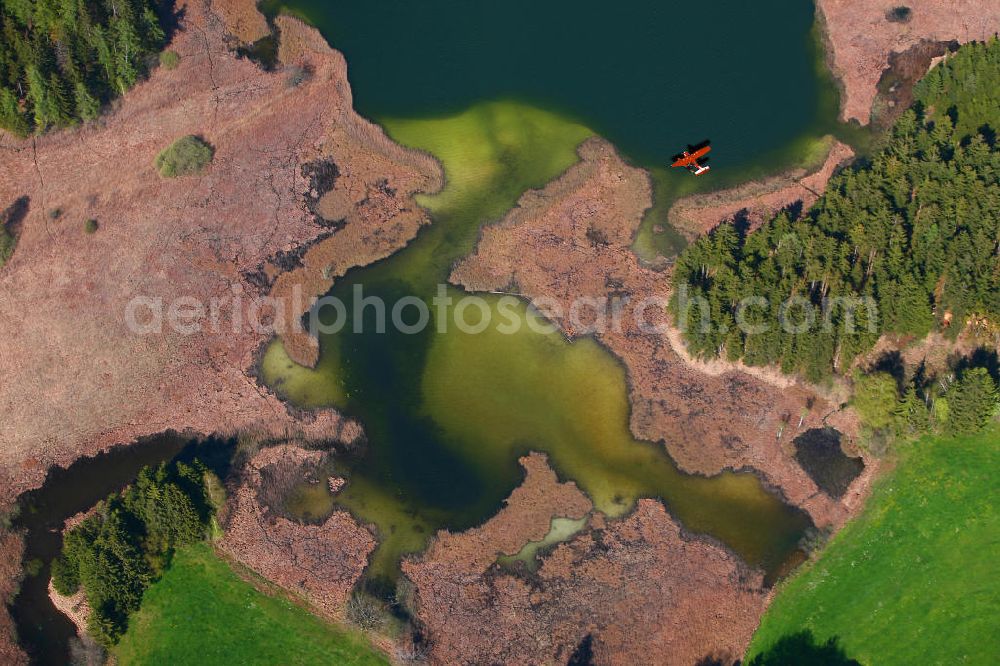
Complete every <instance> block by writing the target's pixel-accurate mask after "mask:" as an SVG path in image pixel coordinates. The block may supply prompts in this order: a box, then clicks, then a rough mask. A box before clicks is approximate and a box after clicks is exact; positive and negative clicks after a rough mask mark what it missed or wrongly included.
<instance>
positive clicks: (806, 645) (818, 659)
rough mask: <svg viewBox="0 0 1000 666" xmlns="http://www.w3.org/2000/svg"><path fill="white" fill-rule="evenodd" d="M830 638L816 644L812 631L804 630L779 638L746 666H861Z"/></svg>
mask: <svg viewBox="0 0 1000 666" xmlns="http://www.w3.org/2000/svg"><path fill="white" fill-rule="evenodd" d="M838 642H839V639H838V638H837V637H836V636H831V637H830V638H828V639H827V640H826V641H825V642H824V643H817V642H816V638H815V637H814V636H813V633H812V631H810V630H808V629H805V630H803V631H799V632H796V633H794V634H788V635H787V636H783V637H781V638H780V639H779V640H778V642H777V643H775V644H774V645H772V646H771V647H770V648H769V649H768V650H767V651H766V652H762V653H760V654H758V655H757V656H756V657H754V658H753V659H751V660H750V661H748V662H747V665H746V666H802V665H804V664H809V666H861V663H860V662H858V661H856V660H854V659H851V658H850V657H848V656H847V654H846V653H845V652H844V648H842V647H840V645H839V644H838Z"/></svg>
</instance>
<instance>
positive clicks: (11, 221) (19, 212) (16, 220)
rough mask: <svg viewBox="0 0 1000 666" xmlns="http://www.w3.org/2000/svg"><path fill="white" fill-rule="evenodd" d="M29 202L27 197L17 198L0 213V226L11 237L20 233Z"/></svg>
mask: <svg viewBox="0 0 1000 666" xmlns="http://www.w3.org/2000/svg"><path fill="white" fill-rule="evenodd" d="M30 201H31V200H30V199H29V198H28V197H27V196H22V197H18V198H17V199H15V200H14V203H12V204H11V205H9V206H7V208H6V209H5V210H4V211H3V212H0V226H2V227H3V228H4V229H6V231H7V233H9V234H10V235H11V236H18V235H19V234H20V233H21V223H22V222H24V218H25V217H27V215H28V208H29V203H30Z"/></svg>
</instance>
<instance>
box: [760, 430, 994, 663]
mask: <svg viewBox="0 0 1000 666" xmlns="http://www.w3.org/2000/svg"><path fill="white" fill-rule="evenodd" d="M998 476H1000V429H998V428H996V427H994V428H993V429H991V430H990V431H988V432H986V433H983V434H980V435H976V436H972V437H966V438H962V439H945V438H932V437H929V438H925V439H922V440H920V441H919V442H915V443H913V444H909V445H907V446H905V447H904V448H903V450H902V451H901V453H900V455H899V460H898V464H897V467H896V469H895V470H894V471H892V472H890V473H889V474H888V475H886V476H885V477H884V478H883V479H881V481H880V482H879V483H878V484H877V486H876V488H875V491H874V494H873V496H872V497H871V499H870V500H869V503H868V506H867V507H866V509H865V511H864V513H863V514H862V515H861V516H860V517H859V518H858V519H857V520H855V521H854V522H852V523H851V524H849V525H848V526H847V527H846V528H845V529H844V530H842V531H841V532H840V533H839V534H838V535H837V536H836V537H835V538H834V539H833V541H832V542H831V543H830V544H829V545H828V547H827V548H826V550H825V551H824V552H823V553H822V555H821V556H820V558H819V560H818V561H816V562H814V563H812V564H809V565H807V566H806V567H805V568H803V569H802V570H801V571H800V572H799V573H798V574H796V575H795V576H794V577H793V578H791V579H789V580H788V581H786V582H785V583H784V584H783V585H782V588H781V590H780V591H779V594H778V596H777V598H776V599H775V601H774V603H773V604H772V605H771V607H770V609H769V610H768V612H767V614H766V615H765V616H764V619H763V621H762V623H761V626H760V628H759V629H758V631H757V634H756V635H755V636H754V639H753V642H752V643H751V645H750V650H749V652H748V655H747V656H748V658H749V657H752V656H754V655H757V654H759V653H761V652H765V651H767V650H768V649H769V648H770V647H771V646H773V645H774V644H775V642H776V641H778V640H779V639H780V638H782V637H784V636H788V635H790V634H793V633H795V632H798V631H802V630H808V631H811V632H812V634H813V635H814V636H815V638H816V640H817V642H825V641H826V640H828V639H829V638H831V637H837V639H838V641H839V644H840V646H841V647H842V648H843V649H844V652H845V653H846V654H847V656H848V657H851V658H853V659H856V660H857V661H859V662H861V663H862V664H873V665H878V666H882V665H891V664H907V665H912V664H987V663H997V661H998V660H1000V576H998V566H1000V510H998V504H1000V492H998V490H1000V480H998Z"/></svg>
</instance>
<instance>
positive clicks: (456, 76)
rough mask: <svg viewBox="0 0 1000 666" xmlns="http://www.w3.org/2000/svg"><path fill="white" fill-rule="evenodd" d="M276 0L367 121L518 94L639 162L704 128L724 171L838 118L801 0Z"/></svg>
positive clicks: (659, 158)
mask: <svg viewBox="0 0 1000 666" xmlns="http://www.w3.org/2000/svg"><path fill="white" fill-rule="evenodd" d="M282 4H283V5H284V6H286V7H289V8H291V9H292V10H294V11H295V12H297V13H300V14H302V15H304V16H305V17H307V18H308V19H309V20H310V21H311V22H312V23H313V24H314V25H316V26H317V27H319V28H320V30H321V31H322V32H323V34H324V35H325V36H326V37H327V39H328V40H329V41H330V43H331V44H332V45H333V46H334V47H335V48H337V49H339V50H340V51H342V52H343V53H344V54H345V55H346V57H347V59H348V63H349V66H350V80H351V87H352V89H353V91H354V101H355V107H356V108H357V110H358V111H359V112H360V113H361V114H362V115H364V116H366V117H369V118H375V119H380V118H390V117H396V118H413V117H438V116H441V115H447V114H451V113H456V112H459V111H462V110H465V109H467V108H468V107H470V106H472V105H474V104H476V103H478V102H480V101H483V100H497V99H504V100H515V101H520V102H524V103H527V104H529V105H532V106H537V107H541V108H544V109H548V110H552V111H556V112H558V113H560V114H562V115H565V116H569V117H572V118H575V119H577V120H579V121H580V122H581V123H582V124H584V125H586V126H587V127H590V128H591V129H592V130H594V131H595V132H596V133H598V134H600V135H602V136H604V137H606V138H607V139H609V140H610V141H611V142H612V143H614V144H615V145H617V146H618V147H619V148H620V149H621V150H622V151H623V152H624V153H625V154H627V155H629V156H630V157H631V158H633V159H634V160H636V161H637V162H639V163H640V164H642V165H644V166H652V165H656V164H662V163H663V162H664V161H665V160H666V158H667V157H668V156H670V155H673V154H674V153H676V152H678V149H679V148H683V147H684V145H686V144H687V143H689V142H696V141H699V140H701V139H705V138H711V139H712V140H713V141H714V148H713V150H714V153H713V155H714V158H715V161H716V162H718V163H720V164H724V165H726V167H727V168H728V167H740V166H747V165H750V164H753V163H755V162H757V161H758V160H759V159H760V157H761V155H763V154H765V153H768V152H773V151H776V150H780V149H781V148H785V147H786V146H787V145H788V144H790V143H792V142H794V141H796V140H797V139H799V138H800V137H802V136H803V135H804V134H807V133H813V134H820V133H823V132H827V131H831V130H832V129H833V128H834V126H835V123H834V121H833V117H834V116H835V113H831V111H834V110H835V102H836V100H835V97H834V96H833V95H831V94H829V93H830V91H829V90H828V89H824V84H825V83H826V82H825V81H821V80H819V79H818V78H817V76H816V67H815V64H816V63H815V60H816V53H815V48H814V43H813V39H812V35H811V29H812V25H813V17H814V9H813V5H812V3H811V2H804V1H801V0H798V1H795V0H793V1H789V0H758V1H757V2H745V1H744V0H719V1H716V2H679V1H678V2H664V1H663V0H644V1H631V2H621V3H613V4H609V3H607V2H594V1H589V0H575V1H573V2H567V1H549V2H532V1H530V0H511V1H508V2H502V3H498V2H468V1H467V0H426V1H424V2H403V1H401V0H388V1H384V2H356V1H355V2H345V1H323V2H320V1H317V0H292V1H291V2H285V3H282ZM831 102H832V103H831Z"/></svg>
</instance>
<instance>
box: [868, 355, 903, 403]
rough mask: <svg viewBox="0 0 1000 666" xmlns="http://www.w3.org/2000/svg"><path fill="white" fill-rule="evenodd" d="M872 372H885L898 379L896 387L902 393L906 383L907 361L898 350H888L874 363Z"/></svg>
mask: <svg viewBox="0 0 1000 666" xmlns="http://www.w3.org/2000/svg"><path fill="white" fill-rule="evenodd" d="M871 372H884V373H886V374H887V375H891V376H892V378H893V379H895V380H896V389H897V390H898V391H899V392H900V393H902V392H903V390H904V388H905V384H906V363H904V362H903V355H902V354H900V353H899V351H897V350H893V351H887V352H885V353H884V354H882V355H881V356H879V357H878V359H876V361H875V363H873V364H872V367H871Z"/></svg>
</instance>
